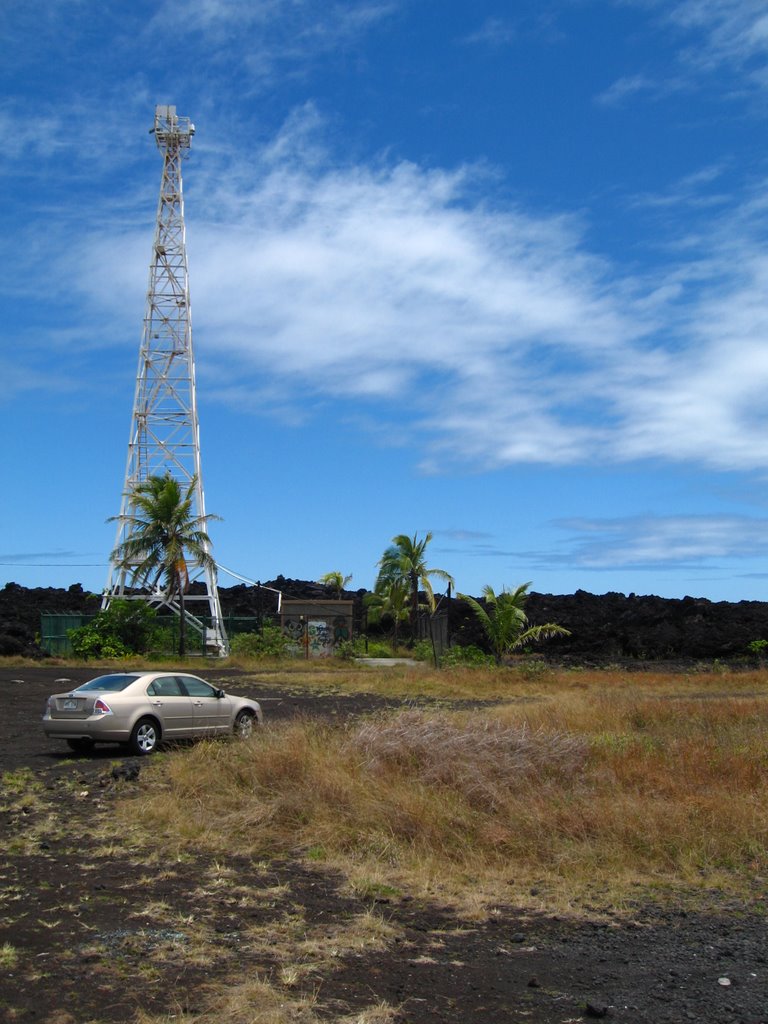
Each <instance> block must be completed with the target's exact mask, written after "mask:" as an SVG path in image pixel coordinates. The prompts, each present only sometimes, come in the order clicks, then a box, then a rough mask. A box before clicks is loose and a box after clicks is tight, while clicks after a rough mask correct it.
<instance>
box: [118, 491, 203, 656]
mask: <svg viewBox="0 0 768 1024" xmlns="http://www.w3.org/2000/svg"><path fill="white" fill-rule="evenodd" d="M196 485H197V478H196V477H193V479H192V480H191V481H190V483H189V485H188V486H187V488H186V490H185V491H183V492H182V487H181V485H180V484H179V481H178V480H175V479H174V478H173V477H172V476H171V475H170V473H167V474H166V475H165V476H150V477H147V479H146V480H144V481H142V482H141V483H138V484H136V486H135V487H133V488H132V489H131V491H130V492H129V493H128V494H127V495H126V497H128V498H129V499H130V504H129V509H130V511H129V512H128V513H126V514H124V515H121V516H112V517H111V519H112V520H115V519H120V520H122V522H123V523H124V524H125V526H127V528H128V536H127V537H126V538H125V540H123V541H122V543H120V544H118V546H117V547H116V548H115V550H114V551H113V552H112V555H111V558H112V560H113V561H114V562H115V564H116V565H118V566H119V567H120V568H122V569H127V570H129V571H130V572H131V573H132V576H133V585H134V586H140V587H149V589H151V590H154V589H155V588H156V587H157V585H158V584H159V583H160V581H161V580H162V581H163V582H164V585H165V593H166V596H167V597H168V598H173V597H174V596H176V595H178V599H179V615H180V619H179V656H180V657H182V658H183V657H184V654H185V652H186V618H185V612H184V594H185V592H186V590H187V588H188V586H189V573H188V570H187V559H188V558H189V560H190V561H191V562H192V563H194V564H195V565H199V566H201V567H203V568H206V569H208V568H210V569H212V568H214V566H215V562H214V560H213V557H212V555H211V554H210V550H209V549H210V544H211V542H210V539H209V537H208V534H207V533H206V532H205V526H206V524H207V522H208V520H209V519H218V518H219V516H214V515H205V516H193V515H192V502H193V499H194V494H195V487H196ZM108 521H109V520H108Z"/></svg>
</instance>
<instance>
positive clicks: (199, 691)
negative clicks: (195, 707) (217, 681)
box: [181, 676, 216, 697]
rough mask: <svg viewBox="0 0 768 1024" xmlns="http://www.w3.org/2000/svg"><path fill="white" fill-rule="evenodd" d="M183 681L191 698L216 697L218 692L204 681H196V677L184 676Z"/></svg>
mask: <svg viewBox="0 0 768 1024" xmlns="http://www.w3.org/2000/svg"><path fill="white" fill-rule="evenodd" d="M181 681H182V683H183V684H184V689H185V690H186V691H187V693H188V694H189V696H190V697H215V696H216V691H215V690H214V688H213V687H212V686H210V685H209V684H208V683H206V682H205V681H204V680H203V679H195V677H194V676H182V677H181Z"/></svg>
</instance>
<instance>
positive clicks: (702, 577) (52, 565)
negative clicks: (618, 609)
mask: <svg viewBox="0 0 768 1024" xmlns="http://www.w3.org/2000/svg"><path fill="white" fill-rule="evenodd" d="M0 56H1V57H2V60H0V82H1V83H2V86H1V87H0V132H1V133H2V138H3V145H2V148H0V178H1V182H0V187H1V189H2V192H1V193H0V194H1V195H2V199H0V218H1V221H0V256H1V258H2V266H3V273H2V275H0V306H1V308H2V312H3V315H2V319H1V321H0V338H1V339H2V340H1V341H0V346H1V347H0V418H1V420H2V428H3V442H2V462H3V479H4V487H3V498H2V502H1V503H0V530H1V531H2V534H1V535H2V542H0V583H1V582H7V581H10V580H13V581H15V582H17V583H20V584H22V585H25V586H47V585H50V586H68V585H70V584H71V583H75V582H82V584H83V585H84V586H85V587H87V588H90V589H94V590H100V589H101V588H102V587H103V585H104V583H105V582H106V578H107V562H108V556H109V551H110V549H111V547H112V544H113V541H114V527H113V525H112V524H109V525H108V524H107V523H106V519H107V518H108V517H109V516H111V515H115V514H116V513H117V512H118V511H119V506H120V493H121V490H122V486H123V474H124V471H125V458H126V446H127V440H128V432H129V426H130V416H131V406H132V401H133V388H134V380H135V372H136V358H137V354H138V345H139V340H140V335H141V324H142V318H143V315H144V304H145V291H146V281H147V268H148V264H149V258H150V248H151V242H152V233H153V229H154V217H155V208H156V202H157V194H158V189H159V184H160V173H161V168H162V161H161V157H160V154H159V153H158V151H157V149H156V147H155V145H154V142H153V139H152V137H151V136H150V135H149V134H148V131H149V129H150V128H151V127H152V123H153V116H154V107H155V105H156V104H158V103H172V104H175V105H176V107H177V109H178V112H179V114H181V115H184V116H189V117H191V118H192V120H193V121H194V122H195V125H196V128H197V133H196V135H195V138H194V141H193V147H192V153H191V156H190V158H189V160H188V161H187V163H186V164H185V168H184V191H185V202H186V222H187V245H188V257H189V267H190V287H191V297H192V309H193V323H194V338H195V354H196V362H197V380H198V404H199V413H200V420H201V439H202V459H203V476H204V485H205V491H206V502H207V507H208V510H209V511H212V512H216V513H218V514H219V515H221V516H222V518H223V521H222V522H220V523H215V524H212V527H211V535H212V539H213V542H214V553H215V555H216V557H217V559H218V560H219V561H220V562H221V563H222V564H223V565H225V566H228V567H230V568H232V569H235V570H236V571H237V572H239V573H241V574H243V575H244V576H246V577H249V578H251V579H260V580H268V579H270V578H273V577H274V576H276V575H277V574H278V573H283V574H284V575H286V576H294V577H300V578H304V579H313V578H316V577H318V576H319V575H321V574H322V573H324V572H327V571H329V570H335V569H339V570H341V571H343V572H344V573H345V574H347V573H352V574H353V586H366V587H369V586H371V585H372V583H373V580H374V577H375V571H376V568H375V566H376V561H377V559H378V558H379V557H380V554H381V552H382V551H383V549H384V548H385V547H386V545H387V544H388V542H389V541H390V538H391V537H392V536H393V535H395V534H397V533H409V534H413V533H415V532H418V533H420V534H423V533H424V532H425V531H426V530H431V531H433V533H434V539H433V541H432V545H431V549H430V551H431V561H432V563H433V564H434V565H436V566H439V567H441V568H444V569H446V570H448V571H449V572H451V573H452V574H453V575H454V576H455V577H456V582H457V585H458V587H459V589H460V590H463V591H467V592H470V593H478V592H479V591H480V589H481V587H482V586H483V584H485V583H491V584H492V585H493V586H494V587H495V588H496V589H499V588H500V587H501V586H502V585H504V584H507V585H516V584H517V583H520V582H523V581H525V580H532V581H533V589H535V590H538V591H543V592H552V593H571V592H573V591H575V590H576V589H579V588H581V589H584V590H588V591H591V592H593V593H603V592H605V591H609V590H615V591H620V592H624V593H630V592H635V593H639V594H649V593H653V594H659V595H662V596H668V597H682V596H684V595H685V594H691V595H695V596H703V597H709V598H711V599H713V600H741V599H764V598H765V597H766V594H768V499H767V493H768V492H767V488H766V471H767V470H768V249H767V248H766V234H767V232H766V228H767V227H768V192H767V191H766V183H767V181H768V153H767V152H766V147H765V144H764V141H763V140H764V139H765V133H766V120H767V117H766V109H767V108H766V99H768V61H767V58H768V13H767V12H766V8H765V4H764V0H658V2H657V0H551V2H550V0H535V2H534V0H506V2H502V0H472V2H471V3H470V2H468V0H345V2H338V3H335V2H333V0H158V2H155V3H148V2H143V0H134V2H133V3H131V4H125V3H122V2H119V3H118V2H110V0H99V2H95V0H45V2H44V3H43V2H40V0H5V3H4V4H3V5H2V9H0ZM221 582H222V584H224V585H229V584H231V583H232V582H234V580H232V579H230V578H228V577H227V576H226V575H222V577H221Z"/></svg>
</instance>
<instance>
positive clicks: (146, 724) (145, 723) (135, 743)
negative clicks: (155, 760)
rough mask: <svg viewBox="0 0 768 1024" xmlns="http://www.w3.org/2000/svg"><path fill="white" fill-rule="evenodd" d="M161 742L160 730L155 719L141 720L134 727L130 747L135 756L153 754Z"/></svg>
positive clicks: (129, 741)
mask: <svg viewBox="0 0 768 1024" xmlns="http://www.w3.org/2000/svg"><path fill="white" fill-rule="evenodd" d="M159 741H160V729H159V726H158V724H157V722H156V721H155V720H154V719H153V718H140V719H139V720H138V722H137V723H136V725H134V727H133V732H132V733H131V738H130V739H129V740H128V746H129V747H130V748H131V752H132V753H134V754H151V753H152V751H153V750H154V749H155V747H156V746H157V744H158V742H159Z"/></svg>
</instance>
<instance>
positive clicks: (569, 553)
mask: <svg viewBox="0 0 768 1024" xmlns="http://www.w3.org/2000/svg"><path fill="white" fill-rule="evenodd" d="M553 525H555V526H557V527H559V528H560V529H561V530H563V531H564V532H567V533H568V534H569V536H568V538H567V539H566V540H564V542H563V545H562V548H561V550H559V551H557V552H548V553H545V552H538V553H535V554H532V555H528V556H526V557H527V558H528V559H529V560H530V561H532V562H536V563H537V564H539V565H556V564H562V563H568V564H575V565H578V566H579V567H580V568H583V569H594V570H609V569H618V568H638V569H643V568H646V569H656V568H659V567H664V568H667V569H671V568H680V569H684V568H687V567H690V566H692V565H696V566H700V565H702V564H703V563H704V564H706V563H712V562H717V561H719V560H730V559H742V558H744V559H754V558H756V557H763V556H765V555H766V554H768V529H767V527H768V521H767V520H765V519H758V518H750V517H748V516H717V515H679V516H629V517H626V518H619V519H568V520H560V521H558V522H556V523H554V524H553Z"/></svg>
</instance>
